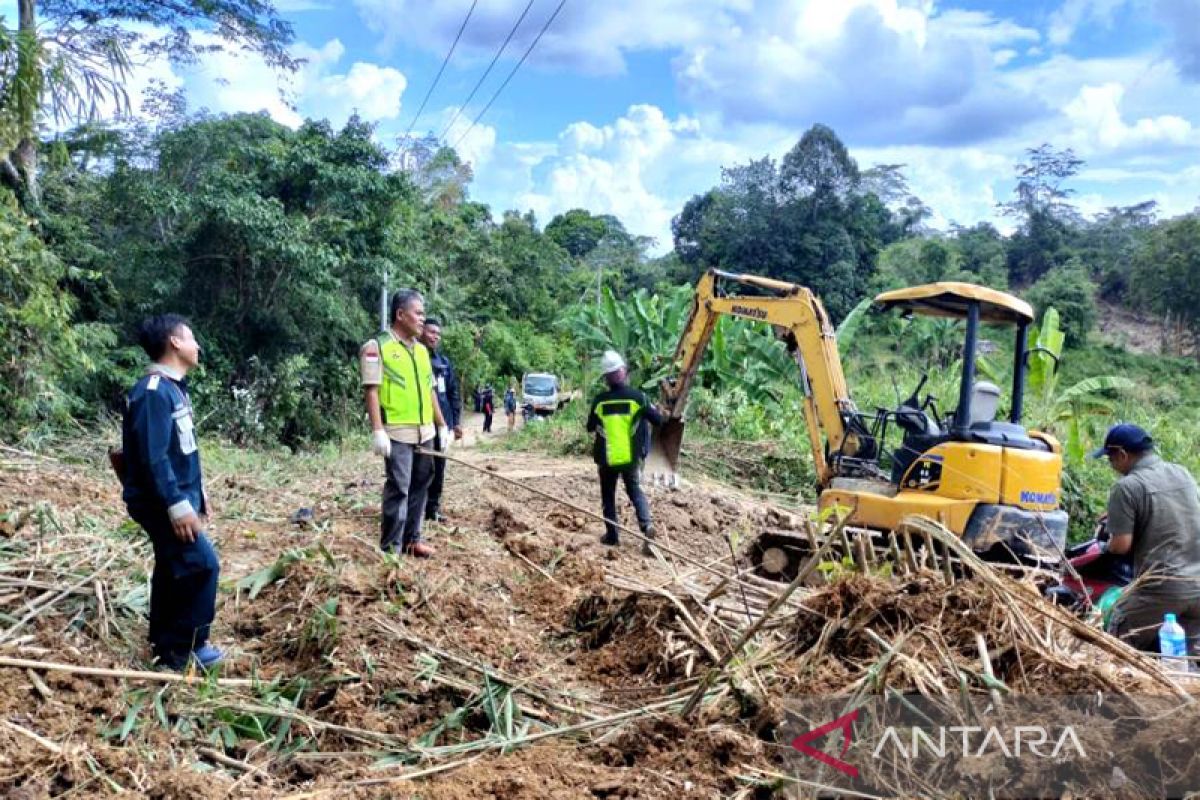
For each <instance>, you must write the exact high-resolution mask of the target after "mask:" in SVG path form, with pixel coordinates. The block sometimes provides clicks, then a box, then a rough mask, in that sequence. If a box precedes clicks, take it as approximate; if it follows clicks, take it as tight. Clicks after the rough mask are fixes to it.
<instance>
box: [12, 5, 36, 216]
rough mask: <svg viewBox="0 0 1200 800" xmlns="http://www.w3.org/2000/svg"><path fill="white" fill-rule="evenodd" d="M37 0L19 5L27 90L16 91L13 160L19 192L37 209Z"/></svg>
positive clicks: (20, 64)
mask: <svg viewBox="0 0 1200 800" xmlns="http://www.w3.org/2000/svg"><path fill="white" fill-rule="evenodd" d="M35 2H36V0H18V2H17V16H18V27H17V41H18V46H17V81H18V82H20V83H23V84H24V86H25V88H24V89H18V90H17V92H16V102H17V126H18V130H19V131H20V136H21V138H20V140H19V141H18V142H17V147H16V149H15V150H13V152H12V154H11V155H10V156H9V159H10V160H11V161H12V165H13V166H14V167H15V168H16V171H17V173H18V176H19V180H20V184H21V185H20V188H19V193H20V194H21V196H22V200H23V201H24V203H25V204H26V205H27V206H37V205H38V204H39V202H40V199H41V193H40V192H39V190H38V176H37V167H38V150H37V148H38V141H37V109H38V102H39V101H40V100H41V77H42V76H41V68H40V64H39V63H38V61H39V59H38V51H39V49H40V43H39V41H38V32H37V14H36V13H35V9H34V4H35Z"/></svg>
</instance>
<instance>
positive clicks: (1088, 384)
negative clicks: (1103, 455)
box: [1026, 308, 1135, 464]
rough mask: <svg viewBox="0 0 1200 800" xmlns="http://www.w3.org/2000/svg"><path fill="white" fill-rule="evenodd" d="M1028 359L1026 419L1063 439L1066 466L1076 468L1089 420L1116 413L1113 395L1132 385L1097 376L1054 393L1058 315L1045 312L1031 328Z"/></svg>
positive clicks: (1060, 338) (1058, 356) (1059, 349)
mask: <svg viewBox="0 0 1200 800" xmlns="http://www.w3.org/2000/svg"><path fill="white" fill-rule="evenodd" d="M1030 339H1031V340H1032V341H1033V347H1032V348H1031V351H1030V355H1029V372H1028V379H1027V382H1026V386H1027V387H1028V394H1029V396H1030V399H1031V400H1032V401H1033V402H1031V403H1030V408H1029V411H1030V414H1029V419H1030V420H1031V422H1032V423H1033V426H1034V427H1037V428H1041V429H1043V430H1047V431H1051V432H1053V433H1055V434H1057V435H1059V436H1061V437H1062V438H1063V450H1064V452H1065V453H1066V456H1067V460H1068V462H1070V463H1072V464H1079V463H1080V462H1082V461H1083V458H1084V455H1085V454H1086V452H1087V447H1086V445H1085V444H1084V433H1085V428H1086V424H1087V422H1088V420H1089V419H1090V418H1093V417H1096V416H1100V415H1108V416H1112V415H1113V414H1114V413H1115V411H1116V406H1115V400H1114V399H1113V398H1114V395H1117V394H1119V393H1121V392H1126V391H1128V390H1130V389H1132V388H1133V387H1134V385H1135V384H1134V382H1133V381H1131V380H1129V379H1128V378H1123V377H1120V376H1118V375H1097V376H1094V377H1091V378H1084V379H1083V380H1081V381H1079V382H1077V383H1075V384H1072V385H1071V386H1068V387H1067V388H1065V389H1062V390H1061V391H1060V390H1059V389H1058V377H1059V371H1058V366H1059V362H1060V361H1061V360H1062V352H1063V343H1064V342H1065V341H1066V337H1065V335H1064V333H1063V331H1062V328H1061V327H1060V326H1059V315H1058V311H1057V310H1056V309H1054V308H1048V309H1046V313H1045V314H1044V315H1043V316H1042V324H1041V325H1040V326H1038V327H1035V328H1034V329H1033V331H1032V335H1031V336H1030Z"/></svg>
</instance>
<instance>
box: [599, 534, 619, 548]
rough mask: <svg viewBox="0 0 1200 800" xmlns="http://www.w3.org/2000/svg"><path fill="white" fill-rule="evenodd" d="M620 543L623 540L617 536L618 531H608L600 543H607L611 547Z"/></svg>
mask: <svg viewBox="0 0 1200 800" xmlns="http://www.w3.org/2000/svg"><path fill="white" fill-rule="evenodd" d="M620 543H621V541H620V539H618V538H617V532H616V531H608V532H606V533H605V534H604V535H603V536H601V537H600V544H606V545H608V546H609V547H616V546H617V545H619V544H620Z"/></svg>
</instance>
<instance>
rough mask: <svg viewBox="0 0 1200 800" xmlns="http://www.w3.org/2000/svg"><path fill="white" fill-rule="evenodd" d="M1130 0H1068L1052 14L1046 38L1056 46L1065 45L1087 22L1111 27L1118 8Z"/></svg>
mask: <svg viewBox="0 0 1200 800" xmlns="http://www.w3.org/2000/svg"><path fill="white" fill-rule="evenodd" d="M1128 2H1129V0H1066V2H1064V3H1063V4H1062V5H1061V6H1059V7H1058V9H1057V10H1056V11H1055V12H1054V13H1053V14H1051V15H1050V20H1049V24H1048V25H1047V30H1046V38H1047V39H1049V40H1050V43H1051V44H1053V45H1056V46H1059V47H1061V46H1063V45H1065V44H1067V43H1069V42H1070V41H1071V40H1072V39H1073V38H1075V35H1076V33H1077V32H1078V31H1079V29H1080V28H1081V27H1082V26H1084V25H1085V24H1095V25H1099V26H1101V27H1104V28H1109V27H1111V26H1112V23H1113V16H1114V15H1115V14H1116V12H1117V10H1118V9H1119V8H1120V7H1121V6H1123V5H1126V4H1127V3H1128Z"/></svg>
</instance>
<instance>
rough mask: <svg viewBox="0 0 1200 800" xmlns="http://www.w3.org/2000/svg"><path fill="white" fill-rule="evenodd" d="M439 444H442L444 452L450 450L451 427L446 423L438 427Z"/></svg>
mask: <svg viewBox="0 0 1200 800" xmlns="http://www.w3.org/2000/svg"><path fill="white" fill-rule="evenodd" d="M438 444H440V445H441V451H442V452H443V453H449V452H450V428H448V427H446V426H444V425H443V426H442V427H440V428H438Z"/></svg>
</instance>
